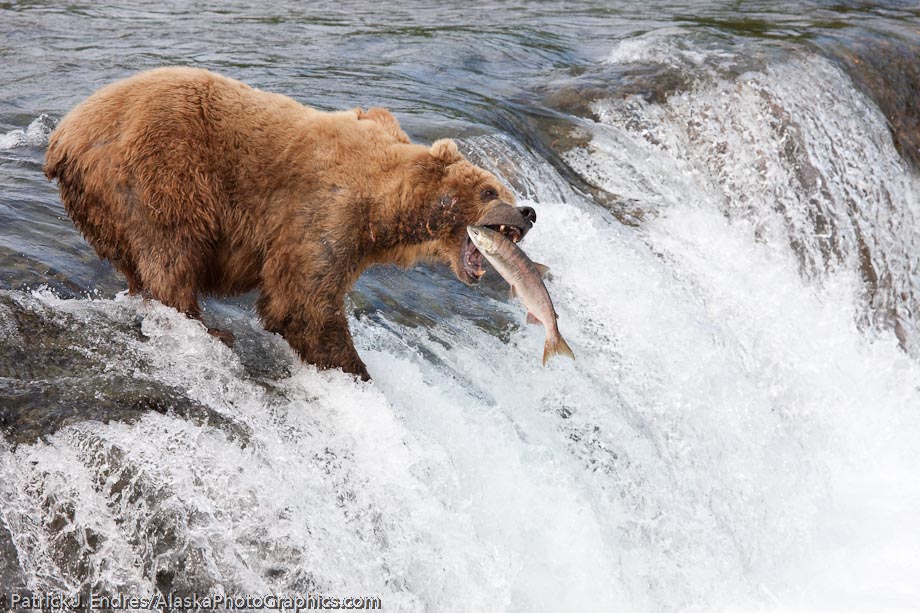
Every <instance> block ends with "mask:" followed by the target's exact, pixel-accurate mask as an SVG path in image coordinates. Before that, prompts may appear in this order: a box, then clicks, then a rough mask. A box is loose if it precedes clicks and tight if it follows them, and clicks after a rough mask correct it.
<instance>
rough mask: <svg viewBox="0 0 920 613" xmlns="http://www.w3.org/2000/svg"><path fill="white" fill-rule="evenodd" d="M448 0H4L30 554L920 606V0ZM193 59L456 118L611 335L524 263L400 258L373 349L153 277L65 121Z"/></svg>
mask: <svg viewBox="0 0 920 613" xmlns="http://www.w3.org/2000/svg"><path fill="white" fill-rule="evenodd" d="M430 4H431V3H424V2H410V3H399V5H398V6H395V7H394V6H387V5H386V4H385V3H354V2H349V1H339V2H334V3H330V2H320V3H297V2H291V1H282V2H273V3H262V4H260V5H259V6H251V5H250V4H249V3H242V2H225V3H220V4H216V3H215V4H213V5H211V6H205V5H202V4H200V3H188V4H187V3H183V2H178V1H176V0H164V1H161V2H158V3H155V4H150V3H136V4H134V5H133V6H127V7H126V6H112V5H108V4H105V3H83V4H80V3H59V2H4V3H0V61H2V64H3V67H4V68H3V73H2V76H0V429H2V438H0V588H2V589H0V594H4V595H6V594H7V593H8V592H11V591H12V592H17V593H32V594H38V595H41V594H46V593H52V592H53V593H62V594H65V595H77V594H84V595H85V594H88V593H90V592H93V593H97V594H150V593H153V592H155V591H157V590H159V591H160V592H162V593H174V594H178V595H189V594H199V595H204V594H208V593H212V594H229V595H234V594H267V593H275V594H289V593H305V592H314V593H323V594H329V595H365V594H366V595H376V596H378V597H380V598H381V600H382V602H383V604H384V607H385V610H392V611H678V610H683V611H707V612H708V611H723V610H732V611H737V610H744V611H920V514H918V513H917V511H916V509H917V507H918V506H920V479H918V478H917V473H918V460H917V455H916V450H917V449H918V448H920V362H918V360H920V200H918V196H920V175H918V171H917V166H916V165H917V162H918V160H920V148H918V145H920V130H918V126H920V105H918V103H917V102H916V95H915V94H916V91H918V87H920V69H918V68H917V67H918V66H920V11H918V10H917V9H916V8H913V7H912V6H911V4H909V3H899V2H888V3H881V4H874V5H869V4H866V3H862V2H843V1H841V2H810V3H803V4H799V5H792V4H789V3H784V2H778V1H777V2H769V3H757V4H758V6H757V7H756V8H753V7H750V6H747V5H744V4H742V3H735V2H725V3H717V2H706V3H689V2H687V3H680V2H668V3H651V4H649V3H643V4H640V3H626V2H622V3H616V2H615V3H602V2H596V3H592V2H545V3H523V2H490V3H483V4H477V5H474V6H466V5H463V4H460V3H456V4H455V3H443V4H440V5H436V6H431V5H430ZM170 64H184V65H195V66H203V67H207V68H211V69H214V70H217V71H220V72H223V73H225V74H228V75H230V76H233V77H236V78H239V79H241V80H244V81H246V82H248V83H250V84H252V85H254V86H258V87H260V88H263V89H267V90H271V91H278V92H282V93H286V94H288V95H290V96H292V97H294V98H296V99H297V100H299V101H301V102H304V103H306V104H310V105H313V106H317V107H320V108H330V109H331V108H351V107H354V106H358V105H361V106H364V107H367V106H371V105H380V106H386V107H388V108H390V109H392V110H393V111H394V112H395V114H396V115H397V116H398V118H399V119H400V121H401V122H402V124H403V126H404V128H405V129H406V130H407V132H409V133H410V135H411V136H412V137H413V138H414V139H415V140H417V141H420V142H426V141H427V142H430V141H432V140H434V139H436V138H439V137H443V136H453V137H456V138H457V140H458V142H459V143H460V145H461V148H462V149H463V150H464V151H465V152H466V153H467V155H468V156H469V157H470V159H472V160H474V161H475V162H477V163H480V164H481V165H483V166H485V167H487V168H489V169H491V170H493V171H495V172H496V173H498V174H499V175H500V176H501V177H502V178H503V179H504V180H505V181H506V182H507V183H508V184H509V185H511V186H512V187H513V188H514V190H515V191H516V192H517V194H518V197H519V201H520V202H521V203H527V204H530V205H532V206H534V207H535V208H536V210H537V212H538V216H539V220H538V223H537V225H536V227H535V229H534V230H533V232H531V233H530V234H529V236H528V237H527V240H526V241H524V243H523V246H524V248H525V249H526V250H527V252H528V253H529V254H530V255H531V256H532V257H533V258H534V259H535V260H538V261H541V262H544V263H546V264H547V265H549V266H550V268H551V269H552V277H551V279H550V280H549V281H548V287H549V290H550V292H551V294H552V296H553V297H554V301H555V304H556V309H557V311H558V312H559V323H560V329H561V330H562V332H563V333H564V335H565V336H566V338H567V339H568V341H569V343H570V345H571V346H572V348H573V349H574V352H575V354H576V355H577V356H578V359H577V361H575V362H570V361H568V360H565V359H557V360H553V361H552V362H551V363H550V364H549V365H548V366H547V367H546V368H542V367H541V366H540V363H539V357H540V354H541V352H542V344H543V332H542V330H540V329H538V328H536V327H532V326H524V324H523V321H524V310H523V308H522V307H521V306H520V305H519V304H518V303H516V302H515V301H511V300H509V299H508V298H507V297H506V289H505V288H504V287H503V283H502V282H501V281H500V280H498V279H496V278H494V277H495V275H494V273H493V274H491V275H487V279H486V281H485V282H484V286H483V287H482V288H480V289H471V288H466V287H464V286H462V285H461V284H460V283H459V282H457V281H456V280H455V279H453V277H452V275H451V274H450V272H449V271H448V270H446V269H445V268H439V267H421V266H420V267H418V268H416V269H413V270H409V271H401V270H397V269H387V268H383V269H377V270H374V271H371V272H369V273H367V274H365V276H364V277H363V278H362V279H361V280H360V281H359V283H358V285H357V286H356V288H355V291H354V292H353V293H352V294H351V296H350V299H349V312H350V315H351V326H352V330H353V332H354V336H355V339H356V343H357V345H358V347H359V351H360V353H361V354H362V356H364V358H365V360H366V361H367V363H368V367H369V370H370V372H371V373H372V375H373V377H374V381H373V383H371V384H366V385H365V384H357V383H355V382H354V381H353V380H351V379H350V378H349V377H346V376H344V375H342V374H341V373H338V372H317V371H316V370H315V369H314V368H312V367H308V366H307V367H305V366H302V365H300V364H299V363H298V361H297V360H296V359H295V357H294V355H293V354H292V352H291V351H290V350H289V349H288V347H287V345H286V343H284V341H283V340H282V339H281V338H280V337H277V336H275V335H271V334H269V333H267V332H265V331H263V330H262V329H261V326H260V325H259V322H258V320H257V318H256V316H255V314H254V311H253V308H252V303H253V296H251V295H250V296H242V297H240V298H238V299H234V300H223V301H216V300H212V301H208V302H206V303H205V304H206V307H205V310H206V314H205V317H206V320H208V321H211V322H216V323H218V324H219V325H221V326H222V327H226V328H229V329H231V330H232V331H233V332H234V333H235V334H236V336H237V344H236V347H235V348H234V349H232V350H231V349H228V348H226V347H225V346H223V345H222V344H220V343H219V342H218V341H216V340H215V339H214V338H213V337H211V336H209V335H208V334H207V332H206V330H205V329H204V327H203V326H201V325H200V324H198V323H196V322H193V321H190V320H187V319H185V318H184V317H182V316H180V315H179V314H178V313H176V312H174V311H172V310H170V309H167V308H165V307H163V306H162V305H159V304H157V303H155V302H150V303H144V302H143V301H142V300H139V299H135V298H133V297H128V296H127V295H126V294H125V292H124V291H123V290H124V287H125V284H124V280H123V279H122V278H120V277H119V276H118V275H117V274H116V273H114V272H113V271H112V269H111V268H110V267H109V266H108V265H107V264H105V263H103V262H100V261H98V259H97V258H96V257H95V255H94V254H93V252H92V250H91V249H90V248H89V247H88V245H87V244H86V243H85V242H84V241H83V240H82V239H81V237H80V236H79V234H78V233H77V232H76V230H75V229H74V228H73V225H72V224H71V222H70V221H69V220H68V218H67V217H66V215H65V213H64V210H63V207H62V206H61V204H60V201H59V199H58V197H57V193H56V188H55V186H54V185H52V184H49V183H48V182H47V181H46V180H45V179H44V176H43V175H42V172H41V165H42V162H43V154H44V147H45V145H46V143H47V138H48V135H49V133H50V132H51V130H52V129H53V127H54V125H55V123H56V122H57V121H58V120H59V119H60V118H61V117H62V116H63V115H64V113H66V112H67V110H69V109H70V108H71V107H72V106H73V105H75V104H76V103H78V102H79V101H80V100H82V99H83V98H85V97H86V96H87V95H89V94H90V93H91V92H92V91H94V90H95V89H96V88H98V87H100V86H101V85H103V84H105V83H107V82H110V81H112V80H115V79H117V78H121V77H124V76H127V75H129V74H132V73H133V72H135V71H138V70H141V69H145V68H152V67H156V66H161V65H170ZM490 277H492V278H490ZM3 597H4V596H0V598H3Z"/></svg>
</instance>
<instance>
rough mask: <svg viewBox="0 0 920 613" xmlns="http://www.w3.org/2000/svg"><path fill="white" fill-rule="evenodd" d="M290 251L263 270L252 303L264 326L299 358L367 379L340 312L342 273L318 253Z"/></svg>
mask: <svg viewBox="0 0 920 613" xmlns="http://www.w3.org/2000/svg"><path fill="white" fill-rule="evenodd" d="M291 255H292V254H287V257H285V256H283V255H280V254H279V255H277V256H276V257H270V258H269V259H268V261H267V262H266V265H265V267H264V268H263V270H262V288H261V289H262V295H261V296H260V297H259V300H258V303H257V305H256V306H257V308H258V310H259V315H260V316H261V317H262V322H263V324H264V325H265V328H266V329H268V330H270V331H271V332H276V333H278V334H280V335H281V336H283V337H284V339H285V340H286V341H287V342H288V344H289V345H290V346H291V348H293V349H294V351H296V352H297V353H298V355H300V359H301V360H303V361H304V362H308V363H310V364H314V365H316V366H318V367H319V368H323V369H325V368H341V369H342V370H343V371H345V372H347V373H349V374H352V375H356V376H358V377H360V378H361V379H362V380H364V381H369V380H370V375H369V374H368V372H367V367H366V366H365V365H364V362H363V361H362V360H361V358H360V357H359V356H358V351H357V350H356V349H355V344H354V341H353V340H352V337H351V332H350V331H349V329H348V320H347V318H346V317H345V292H346V291H347V290H348V286H347V281H346V277H345V275H344V274H342V272H341V271H338V270H337V269H336V267H334V266H328V265H327V262H328V259H326V258H324V257H323V254H321V253H312V254H306V257H296V256H295V257H291Z"/></svg>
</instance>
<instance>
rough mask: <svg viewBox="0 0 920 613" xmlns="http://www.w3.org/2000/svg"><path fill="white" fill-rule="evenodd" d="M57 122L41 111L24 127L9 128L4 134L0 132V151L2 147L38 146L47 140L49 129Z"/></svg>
mask: <svg viewBox="0 0 920 613" xmlns="http://www.w3.org/2000/svg"><path fill="white" fill-rule="evenodd" d="M55 125H57V122H56V121H55V120H54V119H52V118H51V117H50V116H49V115H46V114H44V113H42V114H41V115H39V116H38V117H36V118H35V119H33V120H32V123H30V124H29V125H28V126H27V127H26V128H24V129H23V128H17V129H15V130H10V131H9V132H7V133H6V134H0V151H2V150H4V149H13V148H15V147H23V146H31V147H38V146H41V145H44V144H46V143H47V142H48V137H49V136H51V131H52V130H54V126H55Z"/></svg>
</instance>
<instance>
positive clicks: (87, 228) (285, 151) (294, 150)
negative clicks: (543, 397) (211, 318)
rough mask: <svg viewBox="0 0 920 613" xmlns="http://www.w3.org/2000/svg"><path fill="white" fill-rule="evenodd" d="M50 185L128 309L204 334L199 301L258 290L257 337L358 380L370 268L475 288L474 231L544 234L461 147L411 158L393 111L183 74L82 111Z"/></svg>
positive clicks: (120, 85)
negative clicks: (347, 299) (195, 324)
mask: <svg viewBox="0 0 920 613" xmlns="http://www.w3.org/2000/svg"><path fill="white" fill-rule="evenodd" d="M45 174H46V175H47V176H48V178H49V179H57V181H58V184H59V187H60V193H61V200H63V202H64V206H65V208H66V210H67V213H68V215H69V216H70V217H71V219H73V221H74V223H75V224H76V226H77V228H78V229H79V230H80V231H81V232H82V233H83V235H84V236H85V237H86V239H87V240H88V241H89V243H90V244H91V245H92V246H93V248H94V249H95V250H96V253H97V254H98V255H99V257H101V258H103V259H107V260H109V261H110V262H111V263H112V264H113V265H114V267H115V268H116V269H117V270H119V271H121V272H122V273H123V274H124V275H125V277H126V278H127V281H128V289H129V291H130V292H131V293H138V292H140V293H142V294H143V295H145V296H149V297H152V298H155V299H157V300H159V301H160V302H162V303H164V304H167V305H169V306H172V307H174V308H176V309H178V310H179V311H181V312H183V313H186V314H187V315H188V316H190V317H194V318H197V319H200V318H201V315H200V311H199V307H198V295H199V294H210V295H217V296H227V295H232V294H237V293H241V292H246V291H249V290H251V289H254V288H258V289H259V291H260V296H259V299H258V303H257V308H258V312H259V315H260V317H261V319H262V322H263V324H264V325H265V327H266V328H267V329H268V330H271V331H273V332H277V333H279V334H281V335H282V336H283V337H284V338H285V339H286V340H287V341H288V343H290V345H291V347H293V348H294V349H295V350H296V351H297V353H298V354H299V355H300V357H301V358H302V359H303V360H304V361H306V362H309V363H312V364H315V365H317V366H318V367H320V368H341V369H342V370H344V371H345V372H348V373H352V374H354V375H357V376H359V377H361V378H362V379H365V380H367V379H369V376H368V373H367V369H366V367H365V365H364V363H363V362H362V361H361V358H360V357H358V353H357V351H356V350H355V347H354V344H353V342H352V338H351V334H350V332H349V330H348V324H347V319H346V316H345V310H344V296H345V293H346V292H347V291H348V290H349V289H350V288H351V286H352V285H353V284H354V282H355V281H356V280H357V278H358V276H359V275H360V274H361V273H362V272H363V271H364V270H365V269H367V268H368V267H370V266H373V265H375V264H398V265H402V266H410V265H412V264H413V263H415V262H417V261H419V260H439V261H444V262H448V263H450V265H451V267H452V268H453V271H454V274H456V276H457V278H458V279H460V280H461V281H463V282H465V283H467V284H472V283H475V282H476V281H477V280H478V278H479V277H480V276H481V275H482V259H481V255H480V254H479V253H478V252H477V251H476V250H475V248H474V247H473V246H472V243H471V242H470V240H469V238H468V237H467V234H466V226H467V225H469V224H480V225H490V226H493V227H499V228H502V227H503V231H504V232H505V233H506V234H508V235H510V236H511V237H512V239H514V240H520V238H522V237H523V236H524V234H526V232H527V230H528V229H529V228H530V227H531V225H532V224H533V222H534V221H535V219H536V215H535V213H534V212H533V209H530V208H528V207H522V208H517V207H515V206H513V204H514V196H513V195H512V193H511V192H510V191H509V190H508V189H507V188H506V187H505V186H504V185H502V184H501V183H500V182H499V181H498V180H497V179H496V177H495V176H494V175H492V174H491V173H489V172H486V171H485V170H482V169H481V168H478V167H476V166H474V165H473V164H471V163H470V162H468V161H467V160H466V159H464V157H463V156H462V155H461V154H460V153H459V152H458V150H457V146H456V145H455V144H454V142H453V141H451V140H446V139H445V140H439V141H437V142H435V143H434V144H433V145H432V146H430V147H427V146H423V145H417V144H412V143H411V142H410V140H409V137H408V136H406V134H405V132H403V131H402V129H401V128H400V127H399V123H398V122H397V121H396V118H395V117H393V115H391V114H390V113H389V112H388V111H386V110H385V109H380V108H374V109H370V110H369V111H367V112H364V111H362V110H361V109H355V110H349V111H339V112H323V111H319V110H316V109H312V108H310V107H307V106H304V105H302V104H300V103H298V102H296V101H294V100H292V99H291V98H288V97H287V96H282V95H278V94H272V93H267V92H263V91H260V90H258V89H255V88H252V87H249V86H248V85H245V84H243V83H240V82H239V81H235V80H233V79H229V78H226V77H223V76H220V75H217V74H214V73H212V72H209V71H206V70H201V69H193V68H161V69H156V70H151V71H148V72H143V73H140V74H137V75H135V76H133V77H130V78H128V79H125V80H122V81H119V82H116V83H113V84H111V85H108V86H106V87H104V88H102V89H101V90H99V91H98V92H96V93H95V94H93V95H92V96H90V97H89V98H88V99H87V100H85V101H84V102H82V103H81V104H79V105H78V106H77V107H76V108H74V109H73V110H72V111H71V112H70V113H69V114H68V115H67V116H66V117H64V119H63V120H61V122H60V124H59V125H58V126H57V128H56V129H55V130H54V132H53V134H52V135H51V139H50V143H49V146H48V151H47V156H46V164H45ZM209 332H211V333H212V334H214V335H215V336H218V337H221V338H222V339H223V340H225V342H227V343H228V344H229V343H230V342H231V341H232V337H231V336H230V335H229V334H227V333H224V332H221V331H219V330H215V329H209Z"/></svg>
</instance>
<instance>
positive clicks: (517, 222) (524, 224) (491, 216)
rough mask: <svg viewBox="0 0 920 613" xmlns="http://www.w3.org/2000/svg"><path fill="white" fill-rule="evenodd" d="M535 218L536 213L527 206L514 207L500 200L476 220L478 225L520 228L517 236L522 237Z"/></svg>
mask: <svg viewBox="0 0 920 613" xmlns="http://www.w3.org/2000/svg"><path fill="white" fill-rule="evenodd" d="M536 219H537V213H536V211H534V210H533V209H532V208H530V207H529V206H522V207H514V206H511V205H510V204H506V203H504V202H501V203H499V204H496V205H495V206H493V207H492V208H491V209H489V211H488V212H487V213H486V214H485V215H483V216H482V218H481V219H479V221H478V222H476V225H479V226H489V227H492V228H495V229H498V228H500V227H501V226H513V227H515V228H517V229H519V230H520V236H518V238H519V239H520V238H524V235H526V234H527V231H528V230H530V228H531V227H532V226H533V224H534V221H536Z"/></svg>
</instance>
